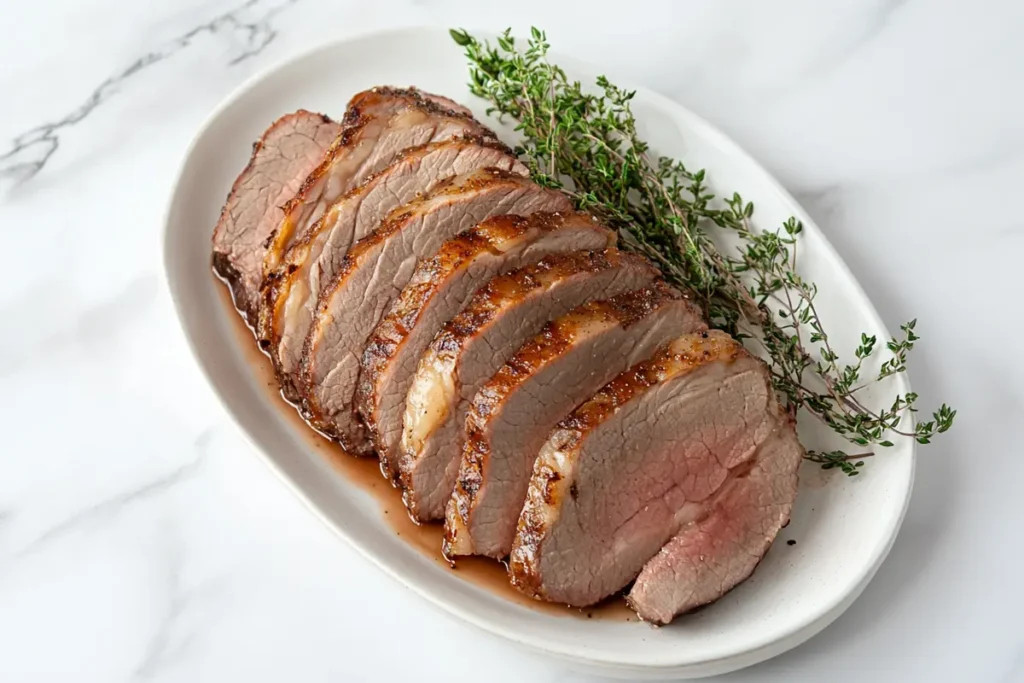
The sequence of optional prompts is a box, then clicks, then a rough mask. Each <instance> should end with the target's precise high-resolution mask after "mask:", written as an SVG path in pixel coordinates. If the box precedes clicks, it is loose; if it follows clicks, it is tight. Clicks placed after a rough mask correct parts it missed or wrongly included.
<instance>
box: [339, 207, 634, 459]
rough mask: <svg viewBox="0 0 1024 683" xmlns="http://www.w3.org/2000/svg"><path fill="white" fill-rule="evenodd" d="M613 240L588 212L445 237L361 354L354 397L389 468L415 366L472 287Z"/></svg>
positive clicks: (499, 222)
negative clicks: (547, 258)
mask: <svg viewBox="0 0 1024 683" xmlns="http://www.w3.org/2000/svg"><path fill="white" fill-rule="evenodd" d="M614 243H615V233H614V232H612V231H611V230H609V229H607V228H605V227H602V226H601V225H599V224H598V223H597V222H595V221H594V219H593V218H591V217H590V216H588V215H585V214H575V213H565V214H557V213H554V214H553V213H535V214H531V215H530V216H525V217H524V216H499V217H496V218H491V219H489V220H486V221H484V222H483V223H481V224H480V225H478V226H477V227H475V228H473V229H471V230H468V231H466V232H464V233H462V234H460V235H457V236H456V237H454V238H452V239H450V240H448V241H447V242H445V244H444V246H443V247H441V250H440V251H439V252H438V253H437V254H435V255H434V256H433V257H432V258H430V259H425V260H423V261H421V262H420V264H419V266H418V267H417V269H416V272H415V273H414V274H413V276H412V279H411V280H410V281H409V284H408V285H407V286H406V288H405V289H404V290H402V294H401V296H400V297H399V298H398V300H397V301H395V303H394V305H393V306H392V307H391V310H390V312H389V313H388V315H387V316H386V317H385V318H384V319H383V320H381V322H380V324H379V325H378V326H377V329H376V330H374V333H373V336H372V337H371V338H370V341H369V343H368V344H367V345H366V352H365V354H364V355H363V362H362V372H361V375H360V379H359V390H358V393H357V402H356V403H357V406H358V408H359V412H360V415H362V417H363V421H364V423H365V424H366V425H367V428H368V429H369V431H370V435H371V437H372V439H373V442H374V445H375V446H376V448H377V453H378V454H379V455H380V456H381V459H382V461H383V462H384V463H385V469H386V470H390V469H392V468H391V466H390V463H391V462H394V460H395V458H396V457H397V449H398V442H399V440H400V438H401V434H402V413H403V412H404V410H405V397H406V394H408V393H409V386H410V385H411V384H412V378H413V373H415V371H416V364H417V362H419V359H420V356H421V355H422V354H423V352H424V351H425V350H426V349H427V347H428V346H429V345H430V342H431V340H432V339H433V338H434V335H435V334H437V332H438V331H439V330H440V329H441V327H443V326H444V324H445V323H447V322H448V321H449V320H451V319H452V318H454V317H455V315H456V314H457V313H458V312H459V311H461V310H462V308H463V307H464V306H465V305H466V304H467V303H469V300H470V298H471V297H472V295H473V292H475V291H476V290H477V289H478V288H479V287H481V286H483V285H484V284H486V283H487V281H488V280H490V279H491V278H492V277H494V276H495V275H498V274H500V273H504V272H508V271H510V270H514V269H516V268H519V267H521V266H524V265H526V264H528V263H533V262H536V261H538V260H540V259H541V258H543V257H545V256H547V255H548V254H553V253H557V252H564V251H573V250H588V249H603V248H604V247H608V246H611V245H613V244H614Z"/></svg>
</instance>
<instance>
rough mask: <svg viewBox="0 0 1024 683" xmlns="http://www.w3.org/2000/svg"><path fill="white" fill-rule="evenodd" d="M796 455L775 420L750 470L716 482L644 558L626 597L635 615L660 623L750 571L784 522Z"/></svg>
mask: <svg viewBox="0 0 1024 683" xmlns="http://www.w3.org/2000/svg"><path fill="white" fill-rule="evenodd" d="M802 455H803V450H802V449H801V447H800V442H799V441H797V438H796V432H795V431H794V430H793V429H792V428H791V427H790V425H788V424H786V423H784V422H781V421H780V424H779V425H778V426H777V427H776V429H775V432H774V433H773V434H772V435H771V436H769V437H768V438H767V439H765V441H764V442H763V443H762V444H761V446H760V447H759V448H758V451H757V456H756V459H755V460H754V462H753V464H752V466H751V467H750V470H749V471H748V472H747V473H746V474H744V475H740V476H737V477H734V478H733V479H731V480H730V481H729V482H727V483H726V484H725V485H724V486H723V487H722V490H721V492H720V493H719V494H718V495H717V496H716V497H715V501H714V504H713V505H711V506H710V511H709V512H708V516H707V517H705V518H704V519H702V520H700V521H697V522H694V523H692V524H690V525H688V526H686V527H684V528H683V530H682V531H680V532H679V534H678V535H676V536H675V538H673V539H672V540H671V541H669V542H668V543H666V544H665V547H663V548H662V549H661V550H660V551H659V552H658V554H657V555H655V556H654V557H653V558H652V559H651V560H650V561H649V562H648V563H647V564H646V565H644V568H643V571H641V572H640V576H638V577H637V579H636V583H634V584H633V588H632V589H631V590H630V591H629V597H628V598H627V599H628V601H629V604H630V605H631V606H632V607H633V609H635V610H636V611H637V614H639V615H640V617H641V618H643V619H645V620H647V621H651V622H654V623H656V624H666V623H668V622H669V621H671V620H672V618H673V617H674V616H676V615H677V614H682V613H684V612H688V611H690V610H692V609H694V608H696V607H700V606H701V605H706V604H707V603H709V602H714V601H715V600H717V599H718V598H720V597H722V596H723V595H724V594H725V593H727V592H728V591H729V590H731V589H732V588H733V587H734V586H736V585H737V584H739V583H740V582H742V581H743V580H744V579H746V578H747V577H748V576H750V575H751V574H752V573H753V571H754V568H755V567H757V564H758V563H759V562H760V561H761V558H762V557H764V555H765V553H767V552H768V548H769V547H770V546H771V544H772V541H774V540H775V535H776V534H778V533H779V530H780V529H781V528H782V527H783V526H785V524H786V523H787V522H788V521H789V515H790V511H791V510H792V508H793V500H794V498H795V497H796V489H797V474H796V470H797V466H798V465H799V464H800V459H801V456H802Z"/></svg>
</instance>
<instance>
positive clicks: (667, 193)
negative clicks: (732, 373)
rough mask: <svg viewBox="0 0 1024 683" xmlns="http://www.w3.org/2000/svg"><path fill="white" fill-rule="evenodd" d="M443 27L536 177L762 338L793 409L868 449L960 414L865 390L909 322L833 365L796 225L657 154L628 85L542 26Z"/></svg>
mask: <svg viewBox="0 0 1024 683" xmlns="http://www.w3.org/2000/svg"><path fill="white" fill-rule="evenodd" d="M451 36H452V38H453V39H454V40H455V42H456V43H458V44H459V45H461V46H462V47H463V48H465V51H466V57H467V58H468V59H469V62H470V83H469V85H470V89H471V90H472V92H473V93H474V94H476V95H478V96H480V97H483V98H485V99H486V100H488V101H489V102H490V105H491V106H490V109H489V110H488V113H496V114H498V115H499V117H501V118H502V119H512V120H513V121H515V123H516V130H517V131H519V132H520V133H521V134H522V142H521V143H520V145H519V147H518V149H517V151H518V152H519V154H520V156H521V158H522V159H523V161H524V162H525V163H526V164H527V166H528V167H529V168H530V171H531V172H532V173H533V177H534V179H535V180H536V181H537V182H538V183H540V184H542V185H546V186H549V187H554V188H559V189H561V190H563V191H564V192H566V193H567V194H568V195H569V196H571V197H572V198H573V200H574V201H575V203H576V206H577V207H578V208H579V209H580V210H585V211H589V212H590V213H592V214H594V215H596V216H597V217H598V218H600V219H601V220H603V221H605V222H606V223H607V224H609V225H611V226H613V227H615V228H616V229H618V230H619V232H620V234H621V236H622V238H623V243H624V245H625V246H626V247H627V248H628V249H631V250H633V251H635V252H638V253H642V254H644V255H646V256H648V257H650V258H651V259H652V260H653V261H655V262H656V263H657V264H658V265H659V266H660V267H661V270H662V272H663V273H664V275H665V277H666V279H668V280H670V281H672V282H674V283H676V284H678V285H680V286H682V287H686V288H688V289H690V290H691V291H693V292H694V293H695V294H696V295H697V296H698V298H699V300H700V302H701V304H702V305H703V307H704V309H705V312H706V313H707V316H708V319H709V320H710V321H711V324H712V325H713V326H715V327H717V328H720V329H723V330H725V331H727V332H729V333H730V334H733V335H734V336H736V337H737V338H740V339H742V340H744V342H745V343H747V344H753V345H756V346H760V348H761V349H762V350H763V352H764V355H765V356H766V357H767V360H768V364H769V367H770V369H771V373H772V379H773V382H774V385H775V389H776V392H777V393H778V394H779V396H780V399H781V401H782V402H783V405H784V406H785V408H786V409H787V410H788V411H789V412H790V414H792V415H794V416H795V415H796V414H797V412H798V411H800V410H801V409H802V410H805V411H806V412H807V413H808V414H810V415H812V416H814V417H815V418H817V419H818V420H820V421H821V422H823V423H824V424H826V425H827V426H828V427H830V428H831V429H832V430H833V431H834V432H836V433H838V434H840V435H842V436H843V437H845V438H846V439H847V440H849V441H850V442H852V443H854V444H857V445H859V446H868V447H883V448H884V447H890V446H892V445H893V443H892V442H891V441H890V440H889V438H888V437H889V436H890V435H898V436H904V437H911V438H914V439H916V440H917V441H918V442H919V443H922V444H926V443H928V442H929V441H930V440H931V439H932V438H933V437H934V436H935V435H936V434H939V433H942V432H945V431H946V430H947V429H949V428H950V427H951V426H952V424H953V418H954V417H955V415H956V411H955V410H952V409H951V408H949V407H948V406H946V405H945V404H943V405H942V407H941V408H939V410H937V411H935V412H934V413H933V415H932V418H933V419H932V420H929V421H926V422H919V423H917V425H916V427H914V428H912V429H902V428H901V425H902V424H903V422H904V421H905V419H906V416H907V415H908V414H910V413H914V412H916V411H917V407H916V404H917V398H918V397H917V394H915V393H913V392H908V393H906V394H901V395H897V396H896V397H895V399H894V400H893V402H892V404H891V406H890V407H889V408H888V409H885V410H872V409H871V408H869V407H868V406H867V405H865V402H863V401H862V400H861V398H860V396H861V394H860V392H861V391H863V390H864V389H865V388H866V387H867V386H869V385H871V384H873V383H875V382H878V381H881V380H883V379H885V378H887V377H890V376H892V375H896V374H899V373H902V372H905V371H906V363H907V356H908V354H909V352H910V351H911V350H912V349H913V347H914V343H915V342H917V341H918V340H919V337H918V336H917V334H916V333H915V332H914V327H915V321H911V322H909V323H907V324H905V325H903V326H901V330H902V332H903V335H902V336H901V337H898V338H893V339H891V340H889V341H888V342H886V345H885V346H886V348H887V349H888V351H889V353H890V354H891V356H890V357H889V358H888V359H887V360H885V361H884V362H883V363H882V364H881V367H880V369H879V371H878V372H877V373H872V374H871V375H866V371H865V369H864V366H865V362H866V361H868V360H869V359H872V358H874V357H875V354H877V353H878V352H879V348H878V344H877V339H876V338H875V337H873V336H868V335H866V334H863V335H861V339H860V344H859V345H858V347H857V349H856V351H855V354H854V355H855V357H856V360H855V361H854V362H853V363H850V364H845V363H841V362H840V359H839V355H838V354H837V353H836V351H835V350H834V348H833V343H832V340H831V339H830V338H829V335H828V333H827V332H826V331H825V329H824V327H823V325H822V322H821V318H820V317H819V315H818V311H817V310H816V308H815V299H816V296H817V293H818V288H817V286H816V285H815V284H814V283H811V282H807V281H806V280H804V279H803V278H802V277H801V276H800V275H799V274H798V273H797V267H796V265H797V252H798V245H799V239H800V237H799V236H800V233H801V232H802V230H803V225H802V224H801V223H800V222H799V221H797V220H796V219H795V218H790V219H789V220H787V221H786V222H785V223H784V224H783V225H782V226H781V228H779V229H778V230H775V231H764V232H755V231H754V230H753V229H752V228H751V226H750V219H751V217H752V216H753V213H754V205H753V204H752V203H750V202H745V201H744V200H743V198H742V197H741V196H740V195H739V194H733V195H732V197H731V198H726V199H724V200H723V201H715V196H714V195H713V194H712V193H711V192H710V190H709V189H708V187H707V185H706V183H705V173H704V171H703V170H699V171H691V170H689V169H687V168H686V166H685V165H684V164H683V163H682V162H681V161H677V160H673V159H669V158H666V157H653V156H652V155H651V152H650V149H649V147H648V145H647V143H646V142H644V141H643V140H642V139H641V138H640V136H639V135H638V134H637V125H636V119H635V118H634V116H633V113H632V111H631V109H630V101H631V100H632V99H633V97H634V95H635V93H634V92H631V91H626V90H622V89H621V88H618V87H617V86H615V85H614V84H612V83H611V82H609V81H608V79H607V78H604V77H603V76H602V77H599V78H598V79H597V82H596V86H597V94H594V93H591V92H588V91H585V90H584V89H583V87H582V86H581V85H580V83H578V82H575V81H570V80H568V78H567V77H566V75H565V72H564V71H563V70H562V69H561V68H559V67H558V66H557V65H554V64H551V63H549V62H548V61H547V52H548V48H549V45H548V42H547V37H546V36H545V34H544V33H543V32H542V31H539V30H538V29H536V28H534V29H532V30H531V37H530V38H529V39H528V41H527V44H526V48H525V50H518V49H517V47H516V44H515V39H514V38H513V37H512V34H511V31H510V30H506V31H505V32H504V33H503V34H501V35H500V36H499V37H498V39H497V41H496V42H497V45H496V46H492V45H491V44H490V43H488V42H480V41H478V40H477V39H476V38H474V37H473V36H471V35H469V34H468V33H466V32H465V31H461V30H452V31H451ZM715 228H717V229H718V230H720V231H724V232H726V233H728V234H730V235H732V236H733V237H734V238H738V242H739V247H738V248H737V249H736V251H735V253H725V252H723V251H722V250H720V249H719V248H718V246H717V245H716V244H715V242H714V241H713V240H712V235H711V232H712V231H713V230H714V229H715ZM870 455H872V453H871V452H867V453H860V454H857V455H848V454H847V453H845V452H843V451H840V450H835V451H827V452H822V451H809V452H808V454H807V458H808V459H809V460H811V461H813V462H817V463H820V464H821V465H822V467H823V468H825V469H839V470H841V471H843V472H845V473H846V474H849V475H856V474H857V473H858V471H859V468H860V467H861V466H863V464H864V462H863V458H865V457H868V456H870Z"/></svg>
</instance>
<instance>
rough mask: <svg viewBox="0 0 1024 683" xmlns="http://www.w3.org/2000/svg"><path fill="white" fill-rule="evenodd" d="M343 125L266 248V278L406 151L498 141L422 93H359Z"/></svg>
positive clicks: (286, 209)
mask: <svg viewBox="0 0 1024 683" xmlns="http://www.w3.org/2000/svg"><path fill="white" fill-rule="evenodd" d="M428 96H429V95H428ZM429 97H433V96H429ZM342 124H343V125H342V129H341V132H340V133H339V134H338V136H337V137H336V138H335V139H334V142H332V143H331V146H330V148H329V149H328V150H327V152H326V153H325V154H324V157H323V159H322V160H321V162H320V164H319V165H318V166H317V167H316V168H314V169H313V171H311V172H310V174H309V175H308V176H307V177H306V179H305V180H304V181H303V183H302V186H301V187H300V188H299V190H298V192H296V194H295V196H294V197H292V198H291V199H290V200H289V201H288V203H287V204H286V205H285V207H284V214H285V215H284V218H283V219H282V220H281V224H280V225H279V226H278V228H277V231H276V232H275V233H274V235H273V239H272V240H271V242H270V244H269V245H268V247H267V255H266V257H265V259H264V273H267V274H269V273H271V272H273V271H274V269H275V268H277V266H278V265H280V263H281V259H282V258H283V257H284V254H285V252H286V250H287V248H288V247H289V246H291V244H292V242H293V241H294V239H296V238H297V237H301V236H302V235H303V234H305V232H306V230H307V229H309V227H310V226H311V225H312V224H313V223H314V222H315V221H316V220H317V219H318V218H320V216H321V215H323V213H324V211H326V210H327V207H328V206H330V205H331V204H332V203H334V201H336V200H337V199H338V198H339V197H341V196H342V195H344V194H345V193H346V192H349V191H350V190H352V189H353V188H355V187H357V186H359V185H360V184H361V183H362V182H363V181H364V180H366V179H367V178H368V177H370V175H372V174H373V173H376V172H377V171H380V170H381V169H383V168H384V167H385V166H387V165H388V164H389V163H391V162H392V161H393V160H394V159H395V157H397V156H398V155H399V153H401V152H402V150H404V149H407V148H409V147H415V146H417V145H423V144H426V143H428V142H436V141H440V140H449V139H451V138H455V137H459V136H463V135H477V136H482V137H488V138H494V133H493V132H492V131H491V130H489V129H488V128H486V127H485V126H483V125H482V124H481V123H479V122H478V121H477V120H476V119H474V118H473V117H472V116H468V115H466V114H464V113H461V112H457V111H452V110H451V109H449V108H447V107H442V106H440V105H438V104H437V103H436V102H435V101H433V100H431V99H428V97H424V95H423V94H422V93H420V92H419V91H418V90H408V89H407V90H402V89H398V88H386V87H380V88H373V89H372V90H367V91H365V92H362V93H359V94H358V95H356V96H355V97H353V98H352V100H351V101H350V102H349V105H348V110H347V111H346V112H345V119H344V120H343V121H342Z"/></svg>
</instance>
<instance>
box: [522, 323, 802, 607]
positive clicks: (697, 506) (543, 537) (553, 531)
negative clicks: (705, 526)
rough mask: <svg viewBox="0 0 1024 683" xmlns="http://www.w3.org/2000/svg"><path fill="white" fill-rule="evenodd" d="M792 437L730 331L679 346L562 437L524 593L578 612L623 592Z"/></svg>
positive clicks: (542, 479) (541, 472)
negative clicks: (762, 456) (776, 437)
mask: <svg viewBox="0 0 1024 683" xmlns="http://www.w3.org/2000/svg"><path fill="white" fill-rule="evenodd" d="M783 428H784V429H791V427H789V426H788V424H787V423H786V421H785V420H784V418H783V416H782V414H781V410H780V408H779V406H778V403H777V402H776V399H775V395H774V392H773V390H772V387H771V378H770V376H769V373H768V369H767V367H766V366H765V365H764V363H762V362H761V361H760V360H758V359H756V358H754V357H753V356H751V355H749V354H748V353H746V352H745V351H744V350H743V348H742V346H740V344H739V343H738V342H736V341H734V340H733V339H731V338H730V337H729V336H728V335H726V334H724V333H721V332H717V331H714V332H701V333H698V334H692V335H685V336H683V337H680V338H679V339H677V340H676V341H674V342H672V344H671V345H670V346H669V347H667V348H666V349H665V350H663V351H660V352H658V353H656V354H655V355H654V356H653V357H652V358H651V359H650V360H648V361H645V362H643V363H640V364H638V365H635V366H633V367H632V368H630V369H629V370H627V371H626V372H624V373H622V374H621V375H619V376H618V377H616V378H615V379H614V380H612V381H611V382H609V383H608V384H607V385H605V386H604V387H603V388H602V389H601V390H600V391H599V392H597V394H595V395H594V397H593V398H591V399H590V400H588V401H587V402H586V403H584V404H583V405H581V406H580V407H579V408H577V409H576V410H575V411H573V413H572V414H571V415H570V416H569V417H567V418H565V419H564V420H563V421H562V422H561V423H559V425H558V427H557V428H556V429H555V430H554V431H553V432H552V433H551V435H550V437H549V438H548V441H547V442H546V443H545V444H544V446H543V447H542V448H541V451H540V455H539V456H538V458H537V461H536V462H535V463H534V469H533V475H532V477H531V479H530V485H529V490H528V493H527V498H526V504H525V506H524V507H523V511H522V514H521V516H520V518H519V526H518V530H517V533H516V539H515V543H514V544H513V548H512V554H511V560H510V564H509V573H510V575H511V577H512V581H513V583H514V584H515V585H516V586H517V587H518V588H519V589H520V590H522V591H524V592H525V593H527V594H530V595H532V596H534V597H538V598H542V599H545V600H551V601H555V602H561V603H565V604H569V605H577V606H584V605H590V604H593V603H595V602H598V601H599V600H601V599H603V598H605V597H607V596H609V595H612V594H613V593H615V592H617V591H619V590H621V589H622V588H623V587H624V586H626V585H627V584H628V583H629V582H630V581H632V580H633V579H634V578H636V576H637V574H639V573H640V570H641V569H642V568H643V566H644V565H645V564H646V563H647V561H648V560H650V559H651V558H652V557H654V555H655V554H656V553H657V552H658V551H659V550H660V549H661V547H662V546H663V545H665V543H666V542H667V541H668V540H669V539H670V538H672V537H673V536H675V535H676V534H677V533H678V532H679V530H680V529H682V528H683V527H684V526H685V525H687V524H689V523H691V522H694V521H699V520H701V519H703V518H704V517H706V516H707V514H708V511H709V510H710V509H711V508H712V507H713V504H714V501H715V498H716V494H718V493H719V492H720V491H722V490H723V486H725V485H726V484H727V483H729V482H730V480H733V479H736V478H738V477H741V476H743V475H744V473H746V472H748V471H749V470H750V468H751V464H752V463H755V462H756V461H757V459H758V452H759V449H761V448H762V446H763V445H764V444H765V443H766V440H768V439H769V437H771V436H772V434H774V433H775V432H776V431H777V430H778V429H783ZM795 444H796V442H795V441H792V442H791V443H790V448H792V449H796V445H795ZM798 460H799V457H793V462H794V469H795V462H796V461H798ZM746 551H747V549H746V548H743V547H738V546H729V550H728V551H727V553H731V552H746ZM728 563H729V558H728V557H726V556H724V555H723V556H722V557H718V558H709V564H713V565H715V566H725V565H726V564H728Z"/></svg>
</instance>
